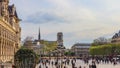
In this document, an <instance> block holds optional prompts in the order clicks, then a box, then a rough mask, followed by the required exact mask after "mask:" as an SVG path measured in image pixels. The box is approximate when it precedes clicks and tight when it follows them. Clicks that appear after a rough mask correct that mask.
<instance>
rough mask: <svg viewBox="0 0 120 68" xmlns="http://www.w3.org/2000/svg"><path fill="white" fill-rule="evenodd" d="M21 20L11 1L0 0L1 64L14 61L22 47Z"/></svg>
mask: <svg viewBox="0 0 120 68" xmlns="http://www.w3.org/2000/svg"><path fill="white" fill-rule="evenodd" d="M19 22H20V19H19V18H18V16H17V12H16V9H15V6H14V5H9V0H0V63H3V62H8V61H11V62H12V61H13V60H14V54H15V52H16V51H17V50H18V49H19V47H20V39H21V38H20V34H21V28H20V26H19Z"/></svg>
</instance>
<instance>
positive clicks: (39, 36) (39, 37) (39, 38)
mask: <svg viewBox="0 0 120 68" xmlns="http://www.w3.org/2000/svg"><path fill="white" fill-rule="evenodd" d="M40 40H41V35H40V28H39V34H38V41H40Z"/></svg>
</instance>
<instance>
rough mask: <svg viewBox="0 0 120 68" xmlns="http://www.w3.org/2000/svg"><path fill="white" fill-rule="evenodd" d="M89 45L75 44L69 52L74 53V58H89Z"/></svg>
mask: <svg viewBox="0 0 120 68" xmlns="http://www.w3.org/2000/svg"><path fill="white" fill-rule="evenodd" d="M90 46H91V44H86V43H76V44H74V45H73V46H72V48H71V51H72V52H74V53H75V56H76V57H84V56H89V48H90Z"/></svg>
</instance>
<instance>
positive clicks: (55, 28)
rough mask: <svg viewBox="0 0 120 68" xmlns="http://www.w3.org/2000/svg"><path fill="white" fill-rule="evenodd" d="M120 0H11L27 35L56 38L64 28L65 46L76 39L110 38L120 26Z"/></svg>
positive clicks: (84, 40)
mask: <svg viewBox="0 0 120 68" xmlns="http://www.w3.org/2000/svg"><path fill="white" fill-rule="evenodd" d="M119 3H120V0H10V5H11V4H15V6H16V10H17V13H18V16H19V18H20V19H22V21H21V22H20V25H21V28H22V36H21V37H22V40H24V39H25V38H26V37H27V36H32V37H34V39H37V37H38V30H39V27H40V31H41V38H42V39H44V40H51V41H54V40H55V41H56V40H57V33H58V32H63V35H64V36H63V40H64V45H65V46H66V48H70V47H71V46H72V45H74V44H75V43H92V42H93V40H94V39H96V38H98V37H106V38H111V37H112V36H113V35H114V34H115V33H116V32H118V31H119V29H120V19H119V18H120V7H119V6H120V4H119Z"/></svg>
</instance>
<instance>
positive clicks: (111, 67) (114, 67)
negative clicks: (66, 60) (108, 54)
mask: <svg viewBox="0 0 120 68" xmlns="http://www.w3.org/2000/svg"><path fill="white" fill-rule="evenodd" d="M89 64H90V63H89ZM89 64H88V65H87V64H84V62H83V61H81V60H77V61H76V64H75V66H76V67H77V68H79V66H81V67H82V68H84V67H85V68H89ZM39 65H41V68H46V67H45V66H43V65H42V64H38V65H37V66H36V68H39ZM47 66H48V68H56V67H55V66H52V65H49V64H47ZM66 66H67V68H72V65H71V64H70V65H66ZM97 68H120V64H119V63H118V64H117V65H113V64H111V63H109V64H104V63H101V64H97Z"/></svg>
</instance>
